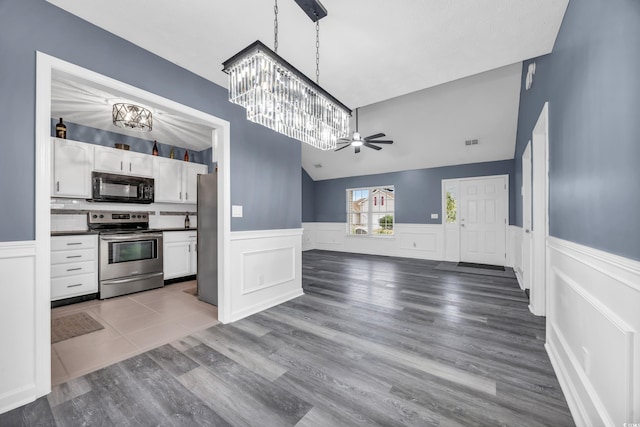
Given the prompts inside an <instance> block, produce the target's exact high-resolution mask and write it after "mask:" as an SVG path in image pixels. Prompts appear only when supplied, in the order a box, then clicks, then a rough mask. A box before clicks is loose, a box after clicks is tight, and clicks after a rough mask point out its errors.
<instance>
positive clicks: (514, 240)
mask: <svg viewBox="0 0 640 427" xmlns="http://www.w3.org/2000/svg"><path fill="white" fill-rule="evenodd" d="M522 233H523V230H522V227H518V226H517V225H510V226H509V228H507V266H508V267H512V268H513V271H514V272H515V273H516V278H517V279H518V284H519V285H520V288H521V289H524V281H523V279H522Z"/></svg>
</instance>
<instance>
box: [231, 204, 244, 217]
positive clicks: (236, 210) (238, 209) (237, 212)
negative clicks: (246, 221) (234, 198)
mask: <svg viewBox="0 0 640 427" xmlns="http://www.w3.org/2000/svg"><path fill="white" fill-rule="evenodd" d="M231 216H232V217H234V218H242V205H233V206H231Z"/></svg>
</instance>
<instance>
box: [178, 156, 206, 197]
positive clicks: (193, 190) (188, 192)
mask: <svg viewBox="0 0 640 427" xmlns="http://www.w3.org/2000/svg"><path fill="white" fill-rule="evenodd" d="M207 171H208V167H207V165H201V164H198V163H185V164H184V175H183V179H184V183H185V185H184V193H185V194H184V198H183V201H184V202H185V203H197V201H198V175H199V174H204V173H207Z"/></svg>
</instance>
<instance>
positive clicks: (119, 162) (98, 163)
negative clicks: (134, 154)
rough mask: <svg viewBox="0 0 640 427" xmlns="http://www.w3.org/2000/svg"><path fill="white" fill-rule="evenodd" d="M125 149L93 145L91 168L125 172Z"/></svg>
mask: <svg viewBox="0 0 640 427" xmlns="http://www.w3.org/2000/svg"><path fill="white" fill-rule="evenodd" d="M126 161H127V159H126V158H125V151H123V150H118V149H115V148H110V147H102V146H99V145H96V146H95V155H94V162H93V168H94V169H95V170H97V171H101V172H113V173H120V174H122V173H127V172H126V171H125V170H126V169H127V168H128V164H127V165H125V162H126Z"/></svg>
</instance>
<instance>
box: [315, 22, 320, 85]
mask: <svg viewBox="0 0 640 427" xmlns="http://www.w3.org/2000/svg"><path fill="white" fill-rule="evenodd" d="M316 83H318V84H320V20H319V19H318V20H317V21H316Z"/></svg>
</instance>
